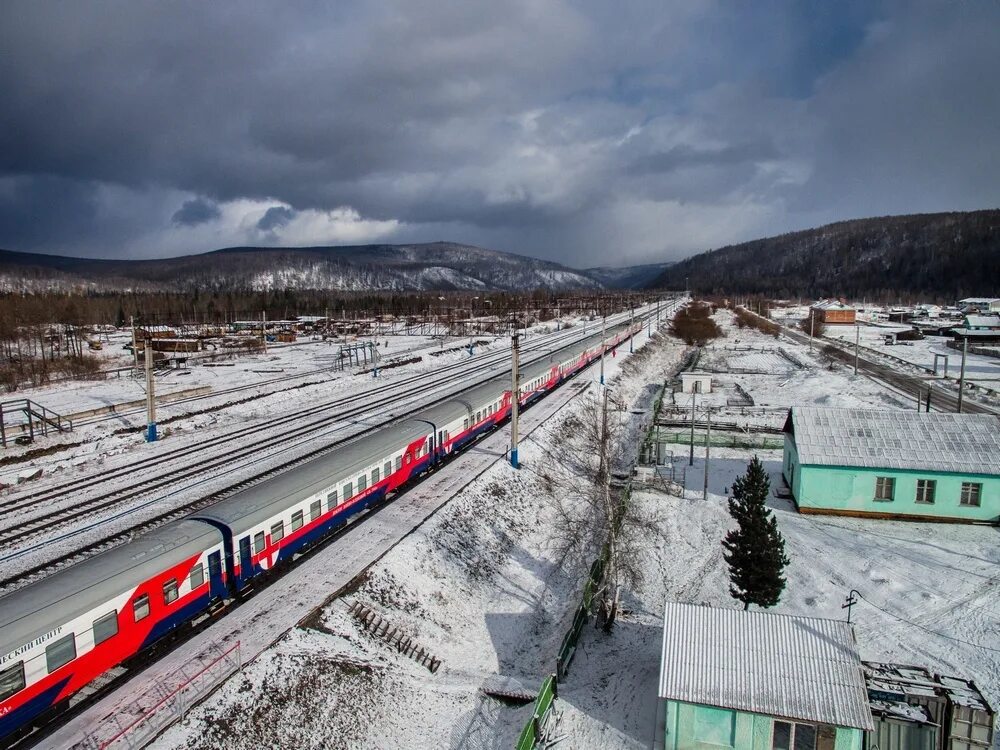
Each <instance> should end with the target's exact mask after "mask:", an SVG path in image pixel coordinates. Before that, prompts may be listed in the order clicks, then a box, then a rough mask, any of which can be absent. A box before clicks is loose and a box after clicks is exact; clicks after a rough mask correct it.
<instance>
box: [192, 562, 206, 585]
mask: <svg viewBox="0 0 1000 750" xmlns="http://www.w3.org/2000/svg"><path fill="white" fill-rule="evenodd" d="M188 583H189V584H190V585H191V590H192V591H194V590H195V589H196V588H198V587H199V586H201V585H202V584H203V583H205V567H204V566H203V565H202V564H201V563H198V564H197V565H195V566H194V567H193V568H191V573H190V574H189V575H188Z"/></svg>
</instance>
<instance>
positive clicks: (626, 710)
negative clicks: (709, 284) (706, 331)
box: [154, 312, 1000, 750]
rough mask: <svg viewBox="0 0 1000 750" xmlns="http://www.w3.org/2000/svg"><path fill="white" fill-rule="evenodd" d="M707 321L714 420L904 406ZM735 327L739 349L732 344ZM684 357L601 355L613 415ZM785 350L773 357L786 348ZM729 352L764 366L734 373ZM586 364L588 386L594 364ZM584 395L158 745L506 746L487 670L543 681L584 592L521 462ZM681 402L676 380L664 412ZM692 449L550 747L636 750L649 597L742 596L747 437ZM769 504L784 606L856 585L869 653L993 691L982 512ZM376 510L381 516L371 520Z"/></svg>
mask: <svg viewBox="0 0 1000 750" xmlns="http://www.w3.org/2000/svg"><path fill="white" fill-rule="evenodd" d="M717 317H718V320H719V321H720V323H721V324H722V325H723V328H724V330H726V332H727V333H728V334H729V335H728V337H727V338H725V339H722V340H720V341H718V342H716V344H714V345H713V346H711V347H710V348H709V350H708V351H706V353H705V355H704V357H703V360H702V361H703V362H709V363H717V364H719V365H720V369H727V367H728V369H729V370H730V372H720V373H718V374H717V378H718V380H719V382H720V384H721V385H722V386H723V388H722V390H721V391H720V393H721V394H722V395H721V396H720V397H719V398H716V399H713V400H708V397H705V398H706V401H705V402H704V403H711V404H712V405H713V407H715V408H716V414H717V415H718V418H721V419H723V420H726V419H733V420H738V421H740V422H744V421H745V422H758V421H763V422H766V423H769V424H774V423H775V422H780V421H781V419H782V418H783V412H784V408H786V407H787V406H789V405H792V404H803V403H808V404H825V405H829V406H857V405H868V406H874V407H878V408H911V406H912V405H911V404H910V403H908V402H907V401H906V400H905V399H904V398H903V397H902V396H900V395H898V394H894V393H891V392H887V391H885V390H884V389H882V388H881V387H880V386H878V385H877V384H875V383H873V382H872V381H871V380H869V379H867V378H865V377H863V376H861V377H854V376H852V375H851V374H850V371H849V370H848V369H847V368H843V367H840V366H838V367H837V368H835V369H833V370H829V369H827V365H826V363H824V362H822V361H821V360H820V358H819V354H818V352H814V353H812V354H810V352H809V351H808V348H807V347H805V346H802V345H799V344H796V343H795V342H792V341H789V340H787V339H785V338H782V339H781V340H775V339H773V338H771V337H765V336H763V335H761V334H758V333H756V332H754V331H747V330H740V331H737V330H736V329H735V328H734V327H733V325H732V320H731V316H730V315H729V314H728V313H726V312H720V313H718V316H717ZM644 338H645V336H642V337H640V339H639V341H640V343H642V341H643V339H644ZM736 339H739V346H740V347H752V348H753V351H733V350H732V347H733V346H734V345H735V341H736ZM779 346H780V347H782V348H784V349H786V350H787V351H788V352H789V353H790V354H791V355H792V357H793V358H794V359H795V360H797V361H799V362H800V363H801V364H802V365H803V366H802V367H796V366H794V365H791V364H788V366H787V367H783V368H782V369H781V371H776V370H770V368H772V367H777V365H778V363H779V359H778V358H779V355H776V354H775V353H774V349H775V347H779ZM725 347H730V349H729V350H727V349H726V348H725ZM623 349H625V347H623ZM684 353H685V348H684V347H683V346H682V345H681V344H680V343H678V342H676V341H673V340H671V339H667V338H663V339H661V340H660V341H659V342H657V343H655V344H654V345H653V346H651V347H650V348H649V350H648V351H647V353H646V354H644V355H643V356H642V357H636V358H635V359H634V360H633V362H634V364H625V363H628V362H629V357H628V356H627V355H626V353H625V352H624V351H621V352H620V353H619V355H618V357H616V358H614V359H609V360H608V362H607V368H608V378H609V379H610V382H611V387H612V389H613V392H614V393H615V395H616V397H617V398H618V399H620V400H622V401H624V402H625V403H626V404H627V405H628V406H629V407H631V408H630V409H629V410H626V411H624V412H621V413H620V418H622V419H626V420H628V421H629V427H630V428H631V429H630V430H629V434H632V435H634V434H636V431H637V428H638V427H639V426H641V425H642V424H644V423H645V421H646V420H647V419H648V412H647V413H643V412H644V410H648V409H649V406H650V404H651V402H652V399H653V398H654V396H655V393H656V387H657V386H659V385H660V384H661V383H662V382H663V380H664V379H665V378H666V377H668V376H669V374H670V372H671V371H672V369H673V368H674V367H675V366H676V365H677V363H679V362H680V361H681V359H682V357H683V355H684ZM780 361H781V362H784V363H786V364H787V359H785V358H784V357H780ZM748 362H749V363H751V364H748ZM736 369H743V370H753V369H768V370H769V372H768V374H747V373H738V372H732V370H736ZM584 377H585V378H586V379H589V380H590V382H591V383H592V386H591V392H592V393H595V392H596V384H595V383H594V381H595V380H596V372H595V368H591V370H590V371H589V372H588V373H586V374H585V376H584ZM736 384H739V385H740V386H741V387H742V388H743V389H744V390H745V391H746V392H747V393H749V394H750V395H751V396H752V397H753V398H754V400H755V402H756V406H755V407H753V408H749V409H748V408H746V407H730V406H728V405H727V403H726V398H725V397H724V396H725V395H727V394H729V395H731V393H732V392H735V385H736ZM699 398H701V397H699ZM585 399H586V397H581V398H577V399H574V400H573V401H572V402H571V403H570V404H569V405H568V406H566V407H564V408H563V409H562V410H561V411H560V412H559V415H560V416H556V417H553V418H552V419H550V420H549V421H548V422H546V423H545V424H544V425H543V426H541V427H539V428H538V429H537V430H536V431H535V432H533V433H532V434H531V435H530V436H529V437H528V438H527V439H526V440H525V441H524V442H523V443H522V446H521V457H522V461H523V462H524V468H522V470H521V471H519V472H518V471H515V470H513V469H511V468H510V467H509V466H508V465H507V464H506V463H504V462H502V461H501V462H498V463H495V464H494V465H493V466H492V467H491V468H489V469H488V470H486V471H485V473H483V474H482V475H481V476H480V477H478V478H477V479H475V480H474V481H473V482H472V483H471V484H470V485H469V486H468V488H467V489H465V490H464V491H462V492H460V493H459V494H458V495H457V496H455V497H454V498H453V499H452V500H451V501H450V502H449V503H447V504H446V505H444V507H442V508H441V509H440V510H438V511H437V512H436V514H435V515H433V516H432V517H431V518H430V519H429V520H427V521H426V522H424V523H423V524H422V525H421V526H420V527H418V528H417V529H415V530H414V531H413V532H412V533H410V534H409V535H408V536H406V537H405V538H404V539H402V540H401V541H400V542H399V543H398V544H397V545H396V546H395V547H393V548H392V549H391V550H390V551H389V552H388V553H387V554H386V555H385V556H384V557H382V558H381V559H380V560H378V561H377V562H376V563H374V564H373V565H371V566H370V567H369V568H367V570H366V571H365V572H364V573H363V574H362V575H360V576H359V577H358V578H357V579H356V580H355V581H354V582H353V583H352V584H351V585H349V586H348V587H346V588H345V589H344V590H342V591H341V592H340V593H339V596H337V597H336V598H334V599H332V600H331V601H328V602H327V603H325V604H323V605H322V606H321V607H320V608H319V609H317V610H316V611H315V612H314V613H313V614H312V615H311V616H309V617H307V618H305V619H304V620H302V621H301V622H300V623H299V625H298V627H295V628H292V629H291V630H290V631H289V632H288V633H287V634H286V635H285V636H284V637H283V638H281V639H280V640H278V642H277V643H276V644H275V645H274V646H273V647H271V648H270V649H268V650H267V651H265V652H264V653H263V654H262V655H261V656H260V657H259V658H257V659H256V660H254V661H253V662H252V663H250V664H249V665H247V666H246V667H245V669H244V670H243V672H242V673H241V674H239V675H236V676H234V677H233V678H231V679H230V680H229V681H228V682H227V683H226V684H225V685H224V686H223V687H222V688H221V689H220V690H219V691H217V692H216V693H215V694H213V695H212V696H211V697H210V698H209V699H208V700H207V701H205V702H204V703H203V704H201V705H200V706H198V707H196V708H195V709H193V710H192V711H191V712H190V713H189V714H188V716H187V718H186V719H185V721H184V722H183V723H182V724H179V725H176V726H175V727H173V728H171V729H170V730H168V731H167V732H166V733H165V734H164V735H163V736H161V737H160V738H159V740H158V741H157V742H156V743H155V745H154V747H157V748H160V750H166V749H167V748H188V749H190V750H195V749H200V748H216V747H226V748H244V747H245V748H250V747H254V748H257V747H295V748H326V747H336V748H340V747H351V748H397V747H400V748H402V747H407V748H409V747H421V748H466V747H469V748H510V747H513V745H514V742H515V739H516V737H517V735H518V733H519V732H520V730H521V728H522V727H523V725H524V722H525V721H526V720H527V719H528V717H529V715H530V706H528V707H523V706H522V707H516V706H511V705H506V704H503V703H500V702H498V701H496V700H495V699H492V698H488V697H486V696H485V695H483V694H482V692H481V690H480V688H481V686H482V685H483V682H484V680H486V679H487V678H489V677H490V676H491V675H496V674H502V675H505V676H508V677H513V678H517V679H519V680H521V681H522V682H523V683H524V684H526V685H528V686H530V687H537V685H538V684H539V683H540V681H541V679H542V677H544V676H545V675H546V674H548V673H550V672H552V671H553V669H554V661H555V656H556V653H557V651H558V648H559V644H560V641H561V639H562V637H563V635H564V634H565V632H566V629H567V627H568V626H569V622H570V620H571V618H572V613H573V610H574V608H575V606H576V605H577V603H578V600H579V594H580V584H581V579H582V577H583V574H584V572H585V571H584V570H580V569H570V570H567V569H564V567H563V566H561V565H560V561H559V560H558V559H556V552H555V548H554V547H553V543H552V537H553V528H554V524H555V520H554V518H555V513H554V510H553V508H552V507H551V506H550V504H549V503H548V502H546V500H545V499H544V497H545V495H544V493H543V492H542V491H541V490H540V488H539V482H538V475H537V473H536V470H537V468H538V467H539V466H540V465H541V462H542V461H544V460H547V459H546V457H547V456H551V455H553V454H555V455H558V452H559V451H560V450H561V449H563V448H564V430H563V429H562V427H561V425H562V421H563V419H565V418H568V417H570V416H572V415H573V414H578V413H579V412H580V410H582V409H584V408H585ZM671 400H672V399H671V397H668V399H667V400H666V402H665V403H666V404H667V405H668V406H669V405H670V404H671ZM688 403H689V402H688V401H687V400H686V399H685V397H683V396H682V395H680V394H678V395H677V404H678V406H679V407H681V408H683V407H684V406H685V405H687V404H688ZM699 403H702V402H699ZM754 409H756V412H754ZM716 414H713V419H716V418H717V416H716ZM697 453H698V456H697V458H696V459H695V463H694V466H693V467H690V468H689V469H688V470H687V472H686V479H687V488H686V490H685V492H684V496H683V497H676V496H671V495H668V494H666V493H663V492H659V491H653V490H643V491H639V492H637V493H636V494H635V498H636V502H638V503H640V504H641V505H642V507H643V508H644V510H645V511H646V512H647V513H648V514H650V515H651V516H653V517H655V518H657V519H658V520H659V526H660V529H661V534H660V537H659V538H658V540H657V542H656V543H655V544H653V545H652V546H650V547H648V548H647V549H645V550H644V551H643V555H644V561H643V562H644V566H643V567H644V568H645V570H646V571H647V573H646V575H645V579H644V581H643V583H642V585H640V586H639V587H638V588H637V589H636V590H635V591H629V592H627V593H626V595H625V599H624V611H623V612H622V613H621V615H620V618H619V622H618V624H617V626H616V628H615V629H614V631H613V632H612V634H610V635H605V634H603V633H601V632H599V631H596V630H594V629H593V628H592V627H587V628H585V629H584V635H583V638H582V640H581V644H580V649H579V651H578V653H577V654H576V657H575V660H574V662H573V664H572V666H571V668H570V671H569V675H568V677H567V679H566V680H565V682H563V683H562V684H560V686H559V700H558V701H557V708H558V711H559V712H560V713H561V715H562V719H561V722H560V725H559V730H558V732H557V733H558V734H565V735H566V739H565V740H564V742H563V743H561V745H560V746H562V747H570V748H644V747H649V746H650V745H651V743H652V739H653V732H654V724H655V704H656V681H657V675H658V671H659V658H660V638H661V632H662V622H661V617H662V607H663V602H664V601H665V600H666V599H673V600H679V601H685V602H699V603H708V604H712V605H715V606H735V603H734V601H733V600H732V599H730V598H729V595H728V576H727V572H726V569H725V565H724V562H723V560H722V556H721V551H722V550H721V546H720V542H721V539H722V537H723V536H724V534H725V532H726V530H727V529H728V528H729V525H730V518H729V516H728V513H727V511H726V496H727V492H728V488H729V487H731V485H732V481H733V479H734V478H735V477H736V476H737V475H738V474H740V473H742V472H743V471H744V470H745V467H746V463H747V461H748V460H749V458H750V455H751V453H750V452H749V451H743V450H736V449H713V450H712V455H711V461H710V464H709V469H710V471H709V485H708V493H707V497H703V495H702V481H703V476H704V468H705V464H704V458H703V453H702V450H701V449H699V450H698V451H697ZM760 457H761V459H762V460H764V461H765V464H766V466H767V468H768V469H769V471H770V472H771V473H772V477H773V482H777V481H778V480H777V477H778V475H779V473H780V462H781V453H780V451H763V452H760ZM460 460H461V459H459V461H460ZM678 464H679V465H686V464H687V455H686V449H685V450H683V451H678ZM456 465H459V464H456ZM771 504H772V507H773V508H774V511H775V514H776V516H777V518H778V523H779V526H780V528H781V531H782V533H783V534H784V536H785V539H786V545H787V553H788V555H789V557H790V558H791V560H792V562H791V565H790V567H789V569H788V585H787V588H786V591H785V594H784V596H783V598H782V602H781V604H780V605H779V606H778V607H777V611H779V612H786V613H796V614H807V615H811V616H820V617H830V618H842V617H843V616H844V611H843V610H841V604H842V603H843V601H844V598H845V597H846V596H847V594H848V592H849V591H850V590H851V589H857V590H858V591H859V592H860V593H861V595H862V597H863V601H862V602H861V603H860V604H859V605H857V606H856V607H855V609H854V613H853V620H854V622H855V623H856V624H857V635H858V641H859V648H860V651H861V654H862V656H863V658H866V659H874V660H880V659H883V660H891V661H899V662H908V663H914V664H919V665H923V666H927V667H930V668H932V669H936V670H939V671H944V672H948V673H953V674H958V675H962V676H965V677H968V678H972V679H974V680H976V682H977V683H978V684H979V686H980V688H981V689H983V691H984V692H985V693H986V695H987V697H988V698H989V699H990V700H991V702H992V703H993V705H995V706H996V705H1000V650H998V647H997V643H998V642H1000V638H998V635H1000V625H998V623H1000V545H998V544H997V542H998V533H1000V532H998V530H997V529H996V528H992V527H981V526H958V525H945V524H925V523H903V522H888V521H867V520H861V519H841V518H823V517H815V516H800V515H799V514H797V513H796V512H795V511H794V509H793V508H792V506H791V505H790V504H789V503H787V502H785V501H782V500H777V499H773V500H772V502H771ZM378 521H379V518H378V515H376V516H375V517H373V518H370V519H368V520H366V521H365V523H378ZM281 585H282V583H281V582H278V583H276V584H275V586H276V587H280V586H281ZM356 602H357V603H361V604H364V605H366V606H368V607H371V608H373V609H374V610H375V611H376V612H378V613H379V615H381V616H382V617H384V618H385V619H386V620H387V621H388V622H389V623H390V625H391V626H392V627H395V628H398V629H400V630H401V631H402V632H404V633H405V634H406V636H408V637H412V638H414V639H415V641H416V642H417V643H418V644H419V645H420V646H421V647H423V648H425V649H427V650H428V651H430V652H431V653H433V654H434V656H435V657H436V658H439V659H441V667H440V669H439V670H438V671H437V672H436V673H434V674H431V673H430V672H429V671H428V670H427V669H426V668H424V667H423V666H421V665H420V664H418V663H416V662H415V661H413V660H411V659H409V658H407V657H406V656H404V655H403V654H401V653H400V652H399V651H398V650H397V649H396V648H395V647H394V646H391V645H389V644H388V643H387V642H386V641H385V640H384V639H382V638H379V637H377V636H375V635H372V634H370V633H369V632H367V631H366V630H365V629H364V628H363V627H362V626H361V625H360V624H359V623H358V621H357V620H356V619H355V618H354V617H352V616H351V615H350V613H349V608H350V606H351V605H352V604H353V603H356ZM317 604H319V603H318V602H317ZM998 746H1000V745H998Z"/></svg>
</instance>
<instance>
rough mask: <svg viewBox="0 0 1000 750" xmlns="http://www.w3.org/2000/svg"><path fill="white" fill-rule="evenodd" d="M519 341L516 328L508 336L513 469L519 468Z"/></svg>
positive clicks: (511, 457)
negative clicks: (512, 333)
mask: <svg viewBox="0 0 1000 750" xmlns="http://www.w3.org/2000/svg"><path fill="white" fill-rule="evenodd" d="M520 354H521V349H520V341H519V334H518V330H517V328H515V329H514V335H512V336H511V337H510V360H511V367H510V465H511V466H513V467H514V468H515V469H519V468H521V465H520V463H519V462H518V460H517V418H518V412H519V411H520V406H521V401H520V397H519V395H518V392H519V391H520V383H519V380H520V375H519V373H518V371H517V368H518V358H519V357H520Z"/></svg>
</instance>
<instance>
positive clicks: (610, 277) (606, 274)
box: [583, 261, 676, 289]
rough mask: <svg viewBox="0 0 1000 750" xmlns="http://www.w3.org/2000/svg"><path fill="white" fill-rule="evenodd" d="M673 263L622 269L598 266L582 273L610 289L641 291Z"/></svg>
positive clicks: (647, 264)
mask: <svg viewBox="0 0 1000 750" xmlns="http://www.w3.org/2000/svg"><path fill="white" fill-rule="evenodd" d="M675 262H676V261H668V262H666V263H646V264H644V265H641V266H625V267H624V268H609V267H608V266H598V267H597V268H587V269H584V271H583V272H584V273H585V274H587V275H588V276H589V277H590V278H592V279H596V280H597V281H599V282H601V283H602V284H603V285H604V286H606V287H609V288H612V289H642V288H643V287H646V286H649V284H650V282H652V281H653V280H655V279H656V278H657V277H658V276H659V275H660V274H661V273H663V271H664V270H666V269H667V268H669V267H670V266H672V265H673V264H674V263H675Z"/></svg>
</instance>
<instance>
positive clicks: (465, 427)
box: [462, 417, 469, 430]
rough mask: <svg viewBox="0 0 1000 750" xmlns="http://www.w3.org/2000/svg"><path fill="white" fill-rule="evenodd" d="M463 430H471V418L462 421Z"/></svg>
mask: <svg viewBox="0 0 1000 750" xmlns="http://www.w3.org/2000/svg"><path fill="white" fill-rule="evenodd" d="M462 429H463V430H467V429H469V418H468V417H466V418H465V419H463V420H462Z"/></svg>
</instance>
